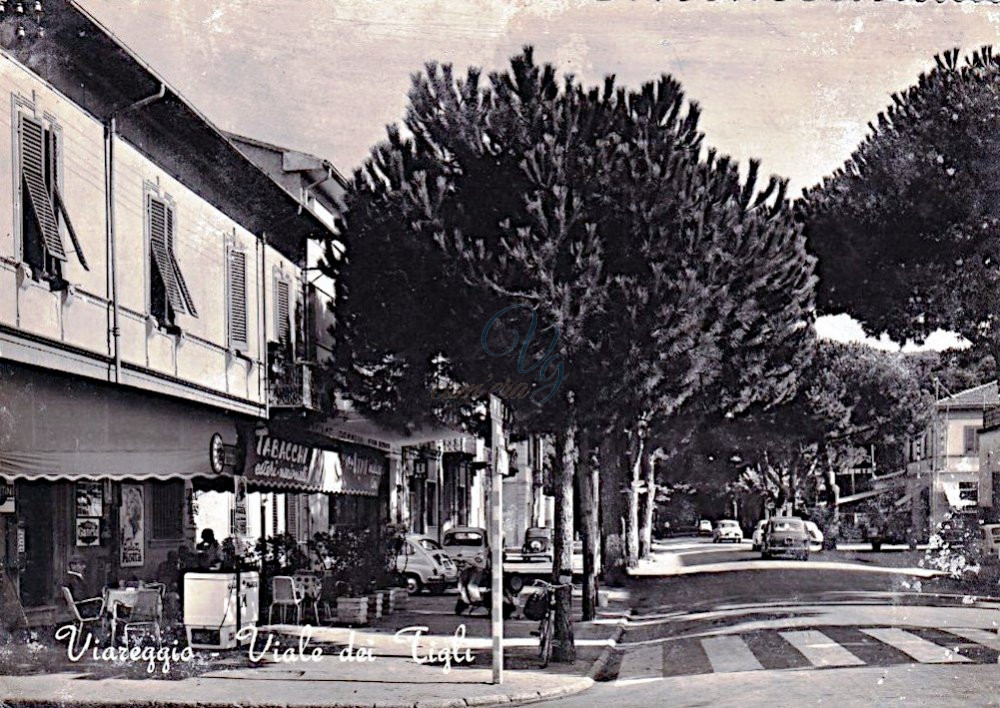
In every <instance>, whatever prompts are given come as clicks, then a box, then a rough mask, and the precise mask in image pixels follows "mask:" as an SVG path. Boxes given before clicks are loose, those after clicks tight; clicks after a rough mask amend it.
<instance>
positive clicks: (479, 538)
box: [441, 526, 490, 571]
mask: <svg viewBox="0 0 1000 708" xmlns="http://www.w3.org/2000/svg"><path fill="white" fill-rule="evenodd" d="M441 545H442V546H444V551H445V553H447V554H448V555H449V556H450V557H451V559H452V561H454V563H455V565H456V566H458V569H459V571H461V570H462V569H463V568H464V567H465V566H467V565H471V566H475V567H476V568H486V567H487V566H488V565H489V562H490V546H489V543H488V542H487V540H486V529H484V528H479V527H478V526H454V527H452V528H450V529H448V530H447V531H445V532H444V536H443V537H442V539H441Z"/></svg>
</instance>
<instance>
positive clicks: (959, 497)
mask: <svg viewBox="0 0 1000 708" xmlns="http://www.w3.org/2000/svg"><path fill="white" fill-rule="evenodd" d="M998 406H1000V397H998V393H997V382H996V381H992V382H990V383H987V384H983V385H981V386H976V387H974V388H970V389H966V390H965V391H960V392H958V393H956V394H953V395H950V396H948V397H946V398H942V399H940V400H938V401H937V402H936V403H935V404H934V409H933V411H932V415H931V419H930V422H929V423H928V424H927V427H926V428H925V429H924V430H923V432H922V433H921V434H919V435H917V436H915V437H914V438H912V439H911V440H910V442H909V449H908V451H907V452H908V460H909V462H908V464H907V466H906V473H907V485H906V486H907V496H908V497H909V498H910V500H911V501H912V509H913V528H914V529H915V530H917V532H918V533H921V534H924V535H926V534H928V533H930V532H931V531H932V530H933V529H934V528H936V527H937V525H938V524H940V523H941V521H943V520H944V518H945V516H946V515H947V514H948V513H949V512H951V511H953V510H957V509H972V508H976V509H978V510H979V511H980V513H981V514H983V513H991V512H992V506H993V484H992V477H991V475H990V473H989V465H987V466H984V467H982V471H981V466H980V448H981V439H980V430H981V429H982V428H983V422H984V417H985V414H986V412H987V411H988V410H990V409H993V408H996V407H998ZM994 445H1000V441H998V443H995V444H994ZM993 464H994V465H995V464H996V463H995V462H993ZM986 510H989V512H986Z"/></svg>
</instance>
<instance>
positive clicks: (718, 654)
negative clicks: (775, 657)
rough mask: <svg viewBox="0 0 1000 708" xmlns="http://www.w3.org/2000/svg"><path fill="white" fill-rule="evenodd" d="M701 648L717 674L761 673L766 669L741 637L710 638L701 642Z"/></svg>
mask: <svg viewBox="0 0 1000 708" xmlns="http://www.w3.org/2000/svg"><path fill="white" fill-rule="evenodd" d="M701 646H702V648H703V649H704V650H705V655H706V656H708V661H709V662H710V663H711V664H712V670H713V671H715V672H716V673H728V672H732V671H760V670H761V669H763V668H764V667H763V666H762V665H761V663H760V662H759V661H757V657H756V656H754V653H753V652H752V651H750V647H748V646H747V645H746V643H745V642H744V641H743V640H742V639H741V638H740V637H737V636H731V635H729V636H722V637H708V638H706V639H702V640H701Z"/></svg>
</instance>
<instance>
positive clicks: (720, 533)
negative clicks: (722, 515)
mask: <svg viewBox="0 0 1000 708" xmlns="http://www.w3.org/2000/svg"><path fill="white" fill-rule="evenodd" d="M723 541H733V542H734V543H743V529H741V528H740V524H739V522H738V521H732V520H731V519H723V520H722V521H720V522H719V523H717V524H716V525H715V530H714V531H713V532H712V543H722V542H723Z"/></svg>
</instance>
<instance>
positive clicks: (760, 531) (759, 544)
mask: <svg viewBox="0 0 1000 708" xmlns="http://www.w3.org/2000/svg"><path fill="white" fill-rule="evenodd" d="M766 527H767V519H761V520H760V521H758V522H757V527H756V528H755V529H754V530H753V536H752V538H751V540H752V542H753V550H755V551H759V550H760V549H761V548H763V547H764V529H765V528H766Z"/></svg>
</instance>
